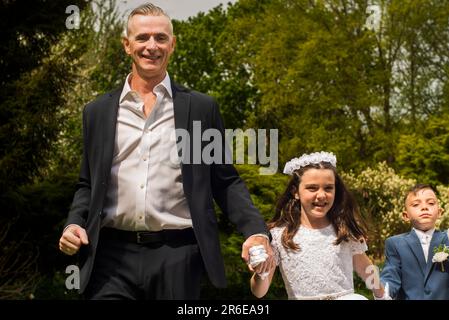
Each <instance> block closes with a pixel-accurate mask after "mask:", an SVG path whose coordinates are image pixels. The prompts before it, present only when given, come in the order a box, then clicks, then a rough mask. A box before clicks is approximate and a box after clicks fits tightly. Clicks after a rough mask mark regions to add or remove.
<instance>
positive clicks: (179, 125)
mask: <svg viewBox="0 0 449 320" xmlns="http://www.w3.org/2000/svg"><path fill="white" fill-rule="evenodd" d="M171 84H172V85H171V86H172V92H173V108H174V114H175V128H176V129H184V130H188V128H189V126H188V121H189V115H190V94H188V91H187V90H186V89H185V88H183V87H181V86H179V85H178V84H177V83H175V82H174V81H172V82H171Z"/></svg>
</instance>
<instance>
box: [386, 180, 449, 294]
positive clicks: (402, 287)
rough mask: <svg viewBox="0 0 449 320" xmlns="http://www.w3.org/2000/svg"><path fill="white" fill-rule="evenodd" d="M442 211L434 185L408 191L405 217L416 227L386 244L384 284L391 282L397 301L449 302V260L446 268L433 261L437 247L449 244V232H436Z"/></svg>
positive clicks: (390, 287)
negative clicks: (436, 225)
mask: <svg viewBox="0 0 449 320" xmlns="http://www.w3.org/2000/svg"><path fill="white" fill-rule="evenodd" d="M442 211H443V210H442V208H440V207H439V205H438V199H437V196H436V191H435V190H434V189H433V188H432V187H431V186H430V185H427V184H417V185H415V186H413V187H412V188H411V189H410V190H409V191H408V193H407V195H406V198H405V211H404V212H403V218H404V220H405V221H407V222H411V224H412V226H413V228H412V230H411V231H410V232H408V233H404V234H400V235H397V236H393V237H390V238H388V239H387V240H386V242H385V258H386V259H385V266H384V269H383V270H382V273H381V281H382V283H383V284H384V285H386V283H388V285H389V293H390V296H391V297H392V298H393V299H404V300H437V299H438V300H447V299H449V273H448V269H449V265H448V261H447V260H446V261H444V262H443V263H444V268H442V266H441V263H434V262H432V257H433V255H434V251H433V250H434V248H436V247H438V246H439V245H440V244H443V245H449V240H448V236H447V233H446V232H441V231H438V230H435V222H436V220H437V219H438V218H439V217H440V216H441V214H442ZM443 270H444V271H443Z"/></svg>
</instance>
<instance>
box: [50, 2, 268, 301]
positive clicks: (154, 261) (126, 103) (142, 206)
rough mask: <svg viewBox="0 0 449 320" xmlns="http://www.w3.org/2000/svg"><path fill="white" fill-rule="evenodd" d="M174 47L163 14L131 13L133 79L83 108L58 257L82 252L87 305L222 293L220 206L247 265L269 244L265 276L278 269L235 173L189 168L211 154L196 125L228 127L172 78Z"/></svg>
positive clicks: (210, 105)
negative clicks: (76, 170) (76, 169)
mask: <svg viewBox="0 0 449 320" xmlns="http://www.w3.org/2000/svg"><path fill="white" fill-rule="evenodd" d="M175 43H176V38H175V36H174V35H173V27H172V24H171V21H170V18H169V17H168V16H167V15H166V14H165V13H164V11H162V9H160V8H159V7H156V6H154V5H152V4H146V5H143V6H140V7H138V8H136V9H135V10H133V12H131V14H130V16H129V18H128V22H127V30H126V35H125V36H124V38H123V45H124V48H125V51H126V52H127V54H128V55H130V56H131V58H132V60H133V64H132V72H131V73H130V74H129V75H128V76H127V78H126V81H125V83H124V85H123V86H122V87H120V88H118V89H116V90H115V91H112V92H110V93H107V94H105V95H103V96H101V97H99V98H98V99H96V100H95V101H93V102H91V103H89V104H88V105H87V106H86V107H85V109H84V112H83V139H84V150H83V159H82V165H81V173H80V179H79V183H78V189H77V191H76V193H75V196H74V200H73V204H72V207H71V210H70V212H69V216H68V219H67V222H66V226H65V229H64V232H63V235H62V236H61V239H60V241H59V247H60V250H61V251H63V252H64V253H66V254H68V255H73V254H75V253H77V252H79V253H80V263H81V273H80V283H81V288H80V291H81V292H84V294H85V297H86V298H88V299H197V298H199V295H200V281H201V277H202V275H203V273H204V272H206V273H207V274H208V276H209V279H210V281H211V282H212V283H213V284H214V285H215V286H216V287H224V286H226V279H225V272H224V264H223V258H222V256H221V253H220V244H219V237H218V228H217V220H216V216H215V213H214V207H213V200H215V201H216V202H217V203H218V205H219V206H220V207H221V209H222V210H223V212H224V213H225V214H227V216H228V217H229V219H230V220H231V221H232V222H233V223H235V224H236V226H237V229H238V231H239V232H241V233H242V234H243V235H244V237H245V238H246V241H245V242H244V244H243V246H242V258H243V259H244V260H245V261H246V262H248V250H249V248H250V247H252V246H255V245H263V246H264V247H265V250H266V251H267V253H268V256H269V257H268V259H267V260H266V261H265V263H262V264H260V265H259V266H258V267H257V271H258V272H265V271H267V270H268V269H270V268H271V265H272V264H273V260H274V259H273V257H272V250H271V248H270V245H269V239H268V236H267V230H266V227H265V223H264V221H263V218H262V217H261V215H260V213H259V212H258V211H257V209H256V208H255V207H254V205H253V203H252V201H251V199H250V195H249V193H248V191H247V189H246V187H245V185H244V183H243V182H242V180H241V179H240V177H239V175H238V173H237V171H236V170H235V168H234V167H233V166H232V164H226V162H225V161H224V159H223V158H222V160H223V161H215V163H209V162H205V161H203V160H204V159H201V161H199V162H198V161H196V162H195V161H192V159H198V156H200V157H201V155H202V149H203V148H204V146H205V143H204V141H194V139H195V134H194V131H195V130H196V129H198V125H199V126H200V127H201V129H200V130H201V132H204V131H205V130H207V129H213V130H215V131H217V130H218V132H220V133H221V135H222V137H224V125H223V122H222V120H221V116H220V113H219V110H218V106H217V104H216V103H215V101H214V100H213V99H212V98H210V97H208V96H206V95H204V94H201V93H199V92H195V91H191V90H188V89H186V88H183V87H181V86H179V85H177V84H176V83H174V82H173V81H172V80H171V79H170V77H169V75H168V73H167V65H168V62H169V58H170V56H171V54H172V53H173V51H174V48H175ZM195 126H197V127H196V128H194V127H195ZM179 130H180V131H183V132H187V133H188V134H189V138H188V139H187V140H186V139H184V140H183V143H184V146H186V148H184V149H182V151H183V152H182V153H183V154H182V155H181V156H182V157H181V158H182V160H183V162H182V163H179V162H178V161H174V160H173V159H174V158H176V159H178V156H179V155H178V151H179V145H177V143H176V142H177V138H178V137H177V135H178V136H179V134H178V131H179ZM183 138H185V137H183ZM196 138H198V137H196ZM200 140H202V139H201V137H200ZM219 140H220V139H219ZM217 142H219V143H218V145H219V146H220V147H224V138H223V139H221V141H214V143H217ZM198 143H199V145H200V147H201V148H200V149H198V148H197V147H195V146H198ZM173 151H175V152H174V153H173ZM198 153H200V154H198ZM173 154H175V155H176V156H175V157H173ZM214 158H215V157H214ZM215 159H216V158H215ZM192 162H193V163H192Z"/></svg>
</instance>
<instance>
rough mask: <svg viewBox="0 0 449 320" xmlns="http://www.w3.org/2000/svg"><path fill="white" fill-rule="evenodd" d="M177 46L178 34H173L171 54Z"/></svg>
mask: <svg viewBox="0 0 449 320" xmlns="http://www.w3.org/2000/svg"><path fill="white" fill-rule="evenodd" d="M175 48H176V36H173V40H172V46H171V52H170V54H171V53H173V51H175Z"/></svg>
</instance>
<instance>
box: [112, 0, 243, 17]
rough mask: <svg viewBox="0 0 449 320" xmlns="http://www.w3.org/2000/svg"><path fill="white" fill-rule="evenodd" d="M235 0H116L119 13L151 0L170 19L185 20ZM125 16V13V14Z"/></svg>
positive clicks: (129, 10) (126, 11) (127, 11)
mask: <svg viewBox="0 0 449 320" xmlns="http://www.w3.org/2000/svg"><path fill="white" fill-rule="evenodd" d="M236 1H237V0H224V1H222V0H117V7H118V10H119V12H120V13H125V14H126V13H129V12H131V10H132V9H134V8H135V7H137V6H139V5H141V4H144V3H146V2H151V3H153V4H155V5H157V6H158V7H161V8H162V9H163V10H164V11H165V12H166V13H167V14H168V15H169V16H170V17H171V18H172V19H176V20H186V19H187V18H188V17H190V16H195V15H196V14H197V13H198V12H200V11H202V12H207V11H209V10H210V9H212V8H214V7H216V6H218V5H219V4H220V3H223V5H224V7H225V8H226V4H227V3H228V2H231V3H235V2H236ZM125 16H126V15H125Z"/></svg>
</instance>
